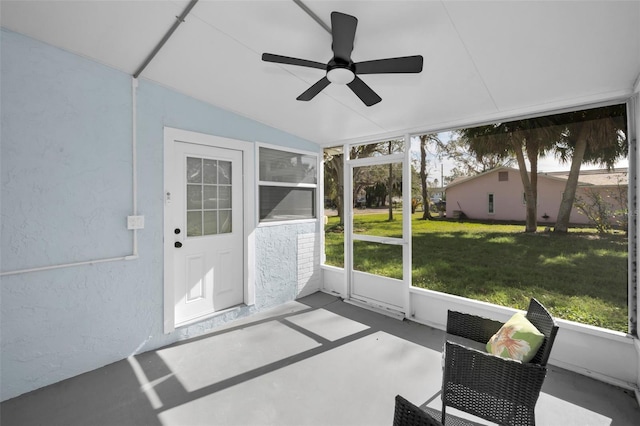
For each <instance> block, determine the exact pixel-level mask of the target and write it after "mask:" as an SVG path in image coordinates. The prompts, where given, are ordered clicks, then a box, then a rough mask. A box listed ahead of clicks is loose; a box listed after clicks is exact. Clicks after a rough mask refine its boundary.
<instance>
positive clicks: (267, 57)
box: [262, 53, 327, 70]
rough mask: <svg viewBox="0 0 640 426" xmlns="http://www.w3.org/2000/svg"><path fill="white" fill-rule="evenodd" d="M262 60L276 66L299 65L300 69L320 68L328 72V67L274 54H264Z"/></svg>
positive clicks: (314, 62)
mask: <svg viewBox="0 0 640 426" xmlns="http://www.w3.org/2000/svg"><path fill="white" fill-rule="evenodd" d="M262 60H263V61H265V62H275V63H276V64H286V65H298V66H300V67H309V68H318V69H321V70H326V69H327V65H326V64H322V63H320V62H316V61H308V60H306V59H298V58H291V57H289V56H282V55H274V54H273V53H263V54H262Z"/></svg>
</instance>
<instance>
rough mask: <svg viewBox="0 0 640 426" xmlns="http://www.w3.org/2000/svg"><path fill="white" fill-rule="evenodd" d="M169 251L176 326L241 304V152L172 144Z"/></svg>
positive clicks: (176, 142)
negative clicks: (170, 251) (171, 260)
mask: <svg viewBox="0 0 640 426" xmlns="http://www.w3.org/2000/svg"><path fill="white" fill-rule="evenodd" d="M168 164H172V165H173V167H172V169H173V170H172V171H171V173H170V174H169V176H170V177H171V178H170V183H169V185H168V193H167V194H166V196H167V197H168V200H167V201H168V203H169V204H168V208H167V209H166V212H167V214H168V215H169V220H170V221H171V223H172V225H171V227H170V228H169V229H167V230H166V231H165V232H166V233H167V234H168V235H165V249H168V250H173V256H172V257H173V268H172V269H173V280H174V283H173V284H174V285H173V288H174V306H175V325H176V326H179V325H181V324H185V323H188V322H190V321H193V320H196V319H199V318H203V317H206V316H208V315H210V314H212V313H214V312H217V311H220V310H223V309H226V308H229V307H231V306H234V305H238V304H240V303H242V302H243V297H244V286H243V282H244V281H243V253H244V250H243V213H242V210H243V209H242V200H243V193H242V191H243V189H242V188H243V183H242V176H243V174H242V152H241V151H235V150H230V149H223V148H214V147H211V146H206V145H198V144H192V143H185V142H178V141H175V142H174V149H173V158H172V161H171V162H169V163H168Z"/></svg>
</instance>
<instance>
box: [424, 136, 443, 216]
mask: <svg viewBox="0 0 640 426" xmlns="http://www.w3.org/2000/svg"><path fill="white" fill-rule="evenodd" d="M429 142H435V143H436V144H438V143H441V142H440V139H439V138H438V135H437V134H435V133H429V134H426V135H420V187H421V188H422V212H423V213H422V220H427V219H429V220H431V219H432V217H431V212H430V211H429V190H428V187H427V144H428V143H429Z"/></svg>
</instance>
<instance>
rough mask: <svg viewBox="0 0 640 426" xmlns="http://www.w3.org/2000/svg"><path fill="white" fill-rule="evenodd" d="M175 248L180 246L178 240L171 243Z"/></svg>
mask: <svg viewBox="0 0 640 426" xmlns="http://www.w3.org/2000/svg"><path fill="white" fill-rule="evenodd" d="M173 245H174V247H175V248H180V247H182V243H181V242H180V241H176V242H175V243H173Z"/></svg>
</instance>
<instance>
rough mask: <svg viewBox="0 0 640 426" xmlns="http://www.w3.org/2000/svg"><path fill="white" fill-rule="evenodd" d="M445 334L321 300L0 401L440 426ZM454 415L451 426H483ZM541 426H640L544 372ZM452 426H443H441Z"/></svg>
mask: <svg viewBox="0 0 640 426" xmlns="http://www.w3.org/2000/svg"><path fill="white" fill-rule="evenodd" d="M443 337H444V334H443V332H442V331H439V330H434V329H431V328H429V327H426V326H423V325H419V324H417V323H413V322H410V321H398V320H396V319H392V318H389V317H386V316H383V315H379V314H377V313H374V312H371V311H368V310H365V309H361V308H358V307H355V306H353V305H350V304H347V303H344V302H342V301H340V300H339V299H337V298H335V297H333V296H329V295H326V294H323V293H316V294H314V295H311V296H309V297H306V298H304V299H301V300H299V301H297V302H291V303H288V304H286V305H283V306H281V307H279V308H276V309H274V310H271V311H269V312H266V313H262V314H260V315H257V316H253V317H251V318H248V319H244V320H241V321H238V322H235V323H233V324H231V325H229V326H227V327H225V328H223V329H220V330H217V331H216V332H213V333H210V334H207V335H205V336H201V337H198V338H194V339H191V340H188V341H185V342H181V343H178V344H175V345H172V346H169V347H165V348H162V349H158V350H156V351H151V352H147V353H144V354H141V355H137V356H135V357H131V358H129V359H126V360H122V361H119V362H116V363H114V364H111V365H108V366H106V367H103V368H100V369H98V370H95V371H92V372H89V373H86V374H82V375H80V376H77V377H74V378H71V379H69V380H65V381H63V382H60V383H56V384H54V385H51V386H48V387H46V388H43V389H39V390H36V391H34V392H31V393H29V394H26V395H22V396H20V397H18V398H14V399H11V400H9V401H5V402H3V403H2V405H1V406H0V415H1V419H0V420H1V422H2V425H3V426H8V425H21V426H23V425H43V424H46V425H83V426H86V425H134V424H135V425H377V424H380V425H390V424H391V423H392V418H393V409H394V397H395V395H396V394H401V395H403V396H404V397H405V398H407V399H408V400H409V401H412V402H413V403H415V404H417V405H421V406H423V407H424V408H425V409H427V410H428V411H431V412H432V413H435V415H439V411H437V410H439V409H440V396H439V390H440V380H441V348H442V343H443ZM450 411H451V414H452V415H453V416H454V417H453V418H452V419H453V420H456V421H455V422H451V423H452V424H458V423H459V422H458V421H459V420H460V418H465V419H468V420H470V421H469V423H467V424H487V422H485V421H482V420H479V419H473V418H471V417H469V416H467V415H466V414H464V413H461V412H459V411H455V410H447V413H449V412H450ZM536 418H537V423H538V424H539V425H562V426H568V425H581V426H585V425H614V426H621V425H640V409H639V408H638V405H637V403H636V400H635V398H634V396H633V395H632V393H631V392H628V391H624V390H622V389H618V388H616V387H613V386H610V385H607V384H604V383H601V382H598V381H595V380H592V379H590V378H587V377H584V376H580V375H577V374H574V373H570V372H567V371H565V370H561V369H558V368H554V367H551V370H550V372H549V374H548V376H547V379H546V381H545V384H544V387H543V393H542V394H541V395H540V399H539V400H538V405H537V406H536ZM447 424H449V422H447Z"/></svg>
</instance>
